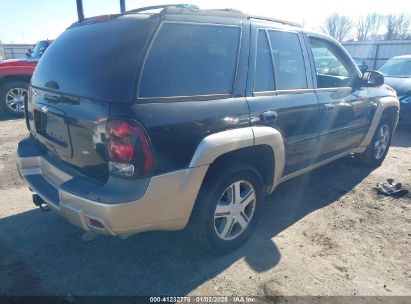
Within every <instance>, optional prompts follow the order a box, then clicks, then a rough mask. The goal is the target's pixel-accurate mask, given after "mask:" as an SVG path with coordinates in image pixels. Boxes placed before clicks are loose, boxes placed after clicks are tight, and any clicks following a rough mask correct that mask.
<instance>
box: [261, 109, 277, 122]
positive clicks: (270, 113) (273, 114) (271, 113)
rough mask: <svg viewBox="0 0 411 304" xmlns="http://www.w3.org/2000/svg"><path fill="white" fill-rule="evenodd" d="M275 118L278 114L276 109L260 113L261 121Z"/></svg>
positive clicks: (274, 119)
mask: <svg viewBox="0 0 411 304" xmlns="http://www.w3.org/2000/svg"><path fill="white" fill-rule="evenodd" d="M277 118H278V114H277V112H276V111H265V112H263V113H261V115H260V119H261V121H276V120H277Z"/></svg>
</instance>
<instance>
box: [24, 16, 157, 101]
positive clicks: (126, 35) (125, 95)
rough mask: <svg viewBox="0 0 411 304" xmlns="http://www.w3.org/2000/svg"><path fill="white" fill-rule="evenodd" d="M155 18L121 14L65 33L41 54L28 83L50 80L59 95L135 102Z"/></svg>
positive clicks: (40, 84)
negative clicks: (134, 98) (137, 82)
mask: <svg viewBox="0 0 411 304" xmlns="http://www.w3.org/2000/svg"><path fill="white" fill-rule="evenodd" d="M156 24H158V20H154V19H148V17H147V16H139V15H132V16H123V17H119V18H116V19H114V20H110V21H106V22H101V23H95V24H90V25H83V26H77V27H73V28H70V29H67V30H66V31H65V32H64V33H63V34H61V35H60V37H58V38H57V39H56V40H55V41H54V42H53V43H52V44H51V45H50V46H49V47H48V48H47V50H46V51H45V52H44V55H43V56H42V58H41V60H40V61H39V64H38V66H37V68H36V70H35V73H34V75H33V78H32V85H34V86H36V87H40V88H44V87H45V85H46V83H48V82H50V81H53V82H56V83H57V84H58V86H59V90H60V92H63V93H69V94H74V95H79V96H82V97H88V98H96V99H99V100H109V101H118V102H123V101H126V102H128V101H133V97H134V92H135V87H136V81H137V70H138V68H139V66H140V65H141V62H142V58H143V57H144V56H143V53H144V49H145V47H146V45H147V42H148V39H149V37H150V35H151V34H152V33H153V31H154V28H155V26H156Z"/></svg>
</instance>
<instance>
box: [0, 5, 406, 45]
mask: <svg viewBox="0 0 411 304" xmlns="http://www.w3.org/2000/svg"><path fill="white" fill-rule="evenodd" d="M178 2H179V1H178V0H177V1H176V0H174V1H167V0H157V1H153V0H152V1H149V0H126V8H127V9H128V10H129V9H133V8H138V7H143V6H149V5H158V4H168V3H178ZM83 3H84V14H85V16H86V17H92V16H96V15H102V14H109V13H118V12H119V7H120V6H119V1H118V0H83ZM181 3H188V4H195V5H197V6H199V7H200V8H235V9H239V10H241V11H243V12H247V13H250V14H257V15H263V16H268V17H274V18H280V19H284V20H289V21H295V22H298V23H300V24H304V25H305V26H306V27H307V28H309V29H311V30H319V28H320V25H321V24H322V22H323V21H324V19H325V18H326V17H327V16H328V15H330V14H332V13H335V12H336V13H339V14H343V15H347V16H348V17H350V18H352V19H353V20H355V19H357V18H358V17H360V16H362V15H366V14H367V13H381V14H383V13H385V14H390V13H398V12H405V13H411V6H410V3H409V0H390V1H389V2H387V1H382V0H380V1H378V0H359V1H358V0H356V1H353V0H307V1H304V0H299V1H297V0H283V1H275V0H183V1H181ZM388 3H389V5H388ZM75 21H77V10H76V1H75V0H0V39H1V40H2V42H3V43H35V42H36V41H38V40H44V39H55V38H56V37H58V35H59V34H61V33H62V32H63V31H64V30H65V29H66V28H67V27H68V26H69V25H70V24H72V23H73V22H75Z"/></svg>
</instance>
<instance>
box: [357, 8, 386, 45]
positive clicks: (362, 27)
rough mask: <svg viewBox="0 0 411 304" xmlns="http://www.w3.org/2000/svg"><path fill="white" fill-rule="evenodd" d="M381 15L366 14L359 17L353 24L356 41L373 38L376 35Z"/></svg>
mask: <svg viewBox="0 0 411 304" xmlns="http://www.w3.org/2000/svg"><path fill="white" fill-rule="evenodd" d="M382 20H383V16H381V15H378V14H375V13H374V14H368V15H367V16H365V17H360V18H359V19H358V21H357V24H356V25H355V30H356V38H357V40H358V41H362V40H369V39H371V40H374V39H376V37H377V36H378V31H379V29H380V27H381V22H382Z"/></svg>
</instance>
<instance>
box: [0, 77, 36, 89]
mask: <svg viewBox="0 0 411 304" xmlns="http://www.w3.org/2000/svg"><path fill="white" fill-rule="evenodd" d="M16 80H17V81H24V82H26V83H27V84H30V80H31V75H9V76H4V77H2V78H0V87H1V86H3V85H4V84H5V83H8V82H11V81H16Z"/></svg>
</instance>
